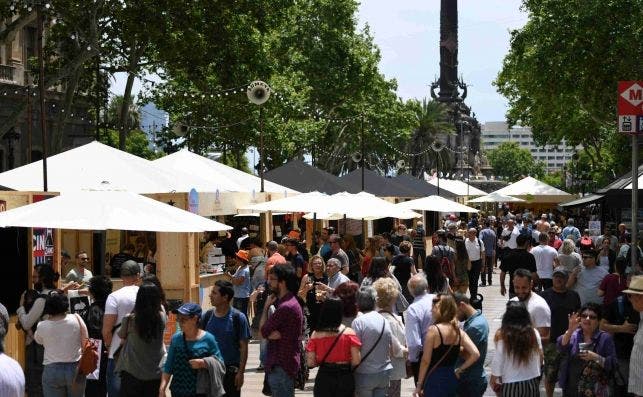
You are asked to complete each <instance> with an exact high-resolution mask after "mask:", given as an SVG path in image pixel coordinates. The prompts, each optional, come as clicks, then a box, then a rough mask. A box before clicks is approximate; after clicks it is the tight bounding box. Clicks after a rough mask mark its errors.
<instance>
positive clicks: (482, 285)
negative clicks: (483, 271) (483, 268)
mask: <svg viewBox="0 0 643 397" xmlns="http://www.w3.org/2000/svg"><path fill="white" fill-rule="evenodd" d="M486 286H487V284H480V285H478V287H486Z"/></svg>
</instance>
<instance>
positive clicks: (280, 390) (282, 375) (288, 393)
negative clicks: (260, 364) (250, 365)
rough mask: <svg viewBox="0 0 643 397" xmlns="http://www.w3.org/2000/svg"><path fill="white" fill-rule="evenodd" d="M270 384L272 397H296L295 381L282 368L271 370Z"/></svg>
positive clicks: (269, 373) (269, 375) (269, 374)
mask: <svg viewBox="0 0 643 397" xmlns="http://www.w3.org/2000/svg"><path fill="white" fill-rule="evenodd" d="M268 384H269V385H270V389H271V390H272V397H292V396H294V395H295V380H294V379H293V378H291V377H290V376H289V375H288V374H287V373H286V371H284V369H283V368H281V367H272V368H271V369H270V372H268Z"/></svg>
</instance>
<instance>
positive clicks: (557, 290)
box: [542, 266, 580, 397]
mask: <svg viewBox="0 0 643 397" xmlns="http://www.w3.org/2000/svg"><path fill="white" fill-rule="evenodd" d="M552 277H553V278H552V280H553V281H552V282H553V286H552V287H551V288H548V289H546V290H545V291H543V293H542V297H543V299H544V300H545V302H547V305H549V309H550V310H551V332H550V337H549V340H550V341H551V343H549V344H543V352H544V354H545V365H544V367H543V373H544V375H545V392H546V393H547V397H552V396H553V395H554V386H555V385H556V382H557V381H558V370H559V369H560V364H561V362H562V360H563V355H562V353H560V352H559V351H558V349H557V348H556V340H557V339H558V337H559V336H560V335H562V334H564V333H565V331H567V327H568V325H569V315H570V314H572V313H575V312H577V311H578V309H580V297H579V296H578V293H577V292H576V291H572V290H569V289H567V279H568V278H569V272H568V271H567V269H566V268H565V267H564V266H558V267H557V268H556V269H554V272H553V276H552Z"/></svg>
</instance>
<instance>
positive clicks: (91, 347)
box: [74, 314, 99, 376]
mask: <svg viewBox="0 0 643 397" xmlns="http://www.w3.org/2000/svg"><path fill="white" fill-rule="evenodd" d="M74 316H76V321H78V326H79V327H80V348H81V355H80V360H79V361H78V373H79V374H81V375H85V376H87V375H89V374H91V373H92V372H94V371H96V368H97V367H98V358H99V353H98V344H97V343H96V342H94V341H93V340H91V339H89V338H88V337H87V335H86V332H87V331H86V330H85V328H83V325H82V324H81V323H80V316H79V315H78V314H74Z"/></svg>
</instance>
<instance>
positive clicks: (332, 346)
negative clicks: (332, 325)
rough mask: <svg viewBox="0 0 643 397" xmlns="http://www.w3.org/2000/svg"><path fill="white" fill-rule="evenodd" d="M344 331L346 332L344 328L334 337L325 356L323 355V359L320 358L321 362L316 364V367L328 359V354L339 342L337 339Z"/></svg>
mask: <svg viewBox="0 0 643 397" xmlns="http://www.w3.org/2000/svg"><path fill="white" fill-rule="evenodd" d="M344 331H346V327H344V329H342V330H341V331H339V334H337V336H336V337H335V340H333V343H332V344H331V345H330V348H329V349H328V351H327V352H326V354H324V358H322V359H321V361H320V362H319V363H318V365H322V364H323V363H324V362H325V361H326V359H327V358H328V355H329V354H330V352H332V351H333V348H334V347H335V345H336V344H337V342H338V341H339V338H340V337H341V336H342V334H343V333H344Z"/></svg>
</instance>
